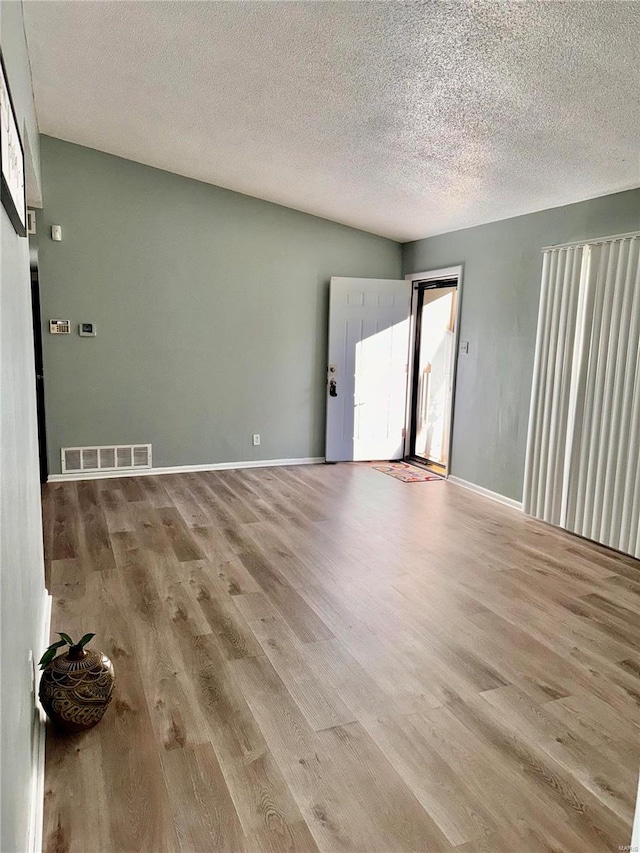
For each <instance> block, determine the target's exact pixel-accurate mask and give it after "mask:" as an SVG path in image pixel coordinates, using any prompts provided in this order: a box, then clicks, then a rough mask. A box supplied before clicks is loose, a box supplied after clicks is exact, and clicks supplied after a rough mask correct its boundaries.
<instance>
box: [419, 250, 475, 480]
mask: <svg viewBox="0 0 640 853" xmlns="http://www.w3.org/2000/svg"><path fill="white" fill-rule="evenodd" d="M408 278H409V280H410V281H411V282H412V289H413V300H412V306H413V311H412V316H413V330H414V334H413V363H412V370H411V389H410V403H409V407H408V409H409V418H408V429H407V433H408V442H407V446H406V455H407V457H408V459H409V460H410V461H412V462H418V463H420V464H421V465H426V466H427V467H428V468H430V469H431V470H432V471H434V472H435V473H437V474H441V475H442V476H445V477H446V476H448V473H449V468H450V457H451V434H452V427H453V404H454V392H455V369H456V361H457V359H456V354H457V350H458V318H459V302H460V285H461V278H462V268H461V267H454V268H452V269H447V270H434V271H433V272H431V273H421V274H415V275H412V276H408Z"/></svg>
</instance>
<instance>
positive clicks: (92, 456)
mask: <svg viewBox="0 0 640 853" xmlns="http://www.w3.org/2000/svg"><path fill="white" fill-rule="evenodd" d="M61 455H62V473H63V474H72V473H77V472H79V471H131V470H135V469H137V468H151V445H150V444H115V445H105V446H102V447H63V448H62V454H61Z"/></svg>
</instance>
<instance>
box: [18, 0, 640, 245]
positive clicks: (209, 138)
mask: <svg viewBox="0 0 640 853" xmlns="http://www.w3.org/2000/svg"><path fill="white" fill-rule="evenodd" d="M24 6H25V24H26V32H27V38H28V43H29V49H30V55H31V63H32V70H33V81H34V89H35V98H36V107H37V114H38V119H39V124H40V130H41V132H43V133H45V134H50V135H51V136H56V137H59V138H61V139H65V140H69V141H71V142H77V143H80V144H82V145H87V146H89V147H92V148H97V149H99V150H101V151H107V152H110V153H112V154H117V155H119V156H121V157H126V158H129V159H131V160H137V161H140V162H142V163H147V164H150V165H152V166H157V167H159V168H161V169H167V170H169V171H172V172H177V173H179V174H182V175H187V176H189V177H192V178H197V179H199V180H201V181H207V182H209V183H212V184H217V185H219V186H223V187H228V188H230V189H234V190H238V191H240V192H242V193H246V194H248V195H252V196H257V197H258V198H264V199H268V200H270V201H274V202H278V203H280V204H284V205H287V206H289V207H293V208H296V209H299V210H303V211H306V212H309V213H314V214H317V215H319V216H323V217H326V218H328V219H333V220H336V221H338V222H343V223H346V224H348V225H353V226H355V227H357V228H362V229H364V230H367V231H372V232H374V233H376V234H382V235H385V236H388V237H392V238H394V239H397V240H400V241H407V240H412V239H417V238H421V237H425V236H429V235H433V234H439V233H443V232H446V231H451V230H455V229H458V228H464V227H467V226H472V225H477V224H479V223H483V222H490V221H494V220H498V219H503V218H506V217H509V216H515V215H517V214H521V213H528V212H530V211H534V210H541V209H544V208H547V207H553V206H557V205H561V204H565V203H568V202H573V201H579V200H582V199H586V198H592V197H595V196H599V195H605V194H607V193H610V192H616V191H619V190H624V189H629V188H631V187H635V186H638V185H640V97H639V92H640V88H639V84H640V3H639V2H528V1H527V0H525V2H469V1H468V0H466V1H465V2H456V3H451V2H367V0H362V2H331V3H325V2H295V0H294V2H180V0H178V2H153V1H152V2H134V0H127V2H111V0H100V2H88V0H84V2H64V0H63V2H39V0H27V2H25V4H24Z"/></svg>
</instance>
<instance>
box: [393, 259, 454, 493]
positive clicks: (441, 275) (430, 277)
mask: <svg viewBox="0 0 640 853" xmlns="http://www.w3.org/2000/svg"><path fill="white" fill-rule="evenodd" d="M463 272H464V264H458V265H457V266H455V267H441V268H440V269H435V270H427V271H426V272H410V273H407V275H405V277H404V278H405V281H408V282H410V284H411V317H410V324H409V370H408V372H407V373H408V377H407V378H408V385H407V406H406V412H405V430H404V435H405V439H404V455H405V457H406V456H409V453H410V450H411V405H412V399H411V397H412V389H413V352H414V349H415V345H416V309H417V305H418V291H417V288H416V287H414V282H416V281H439V280H442V279H447V278H456V279H457V280H458V284H457V287H456V289H457V299H456V327H455V331H454V338H453V351H454V353H455V357H454V360H453V380H452V386H453V387H452V389H451V406H452V409H451V427H450V430H449V459H448V464H447V475H446V476H447V478H448V477H450V473H449V472H450V471H451V458H452V457H451V450H452V447H453V426H454V420H455V408H456V407H455V402H456V377H457V375H458V355H459V352H458V347H459V345H460V321H461V318H462V277H463Z"/></svg>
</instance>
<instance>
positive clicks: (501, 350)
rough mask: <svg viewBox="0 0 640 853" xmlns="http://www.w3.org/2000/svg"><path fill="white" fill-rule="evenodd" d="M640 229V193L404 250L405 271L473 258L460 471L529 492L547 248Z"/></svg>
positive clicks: (455, 469) (468, 276)
mask: <svg viewBox="0 0 640 853" xmlns="http://www.w3.org/2000/svg"><path fill="white" fill-rule="evenodd" d="M638 229H640V190H632V191H629V192H624V193H617V194H616V195H611V196H605V197H603V198H597V199H593V200H591V201H585V202H580V203H579V204H571V205H567V206H565V207H558V208H554V209H552V210H545V211H542V212H539V213H531V214H529V215H527V216H518V217H515V218H513V219H506V220H504V221H502V222H494V223H491V224H489V225H482V226H479V227H477V228H469V229H465V230H464V231H456V232H453V233H450V234H443V235H441V236H438V237H431V238H428V239H426V240H419V241H417V242H414V243H407V244H405V245H404V246H403V263H402V266H403V272H404V273H412V272H423V271H425V270H431V269H438V268H442V267H448V266H453V265H457V264H464V278H463V291H462V319H461V325H460V340H461V341H469V354H468V355H459V356H458V373H457V386H456V399H455V415H454V428H453V444H452V454H451V473H452V474H453V475H455V476H457V477H461V478H462V479H464V480H467V481H469V482H471V483H475V484H477V485H480V486H483V487H484V488H487V489H490V490H491V491H494V492H497V493H498V494H501V495H505V496H507V497H510V498H513V499H515V500H521V498H522V485H523V477H524V460H525V446H526V438H527V427H528V421H529V398H530V393H531V378H532V373H533V356H534V349H535V341H536V327H537V319H538V300H539V295H540V278H541V274H542V255H541V251H540V250H541V249H542V247H543V246H548V245H551V244H554V243H565V242H571V241H573V240H583V239H585V238H590V237H604V236H607V235H611V234H620V233H624V232H627V231H635V230H638Z"/></svg>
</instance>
